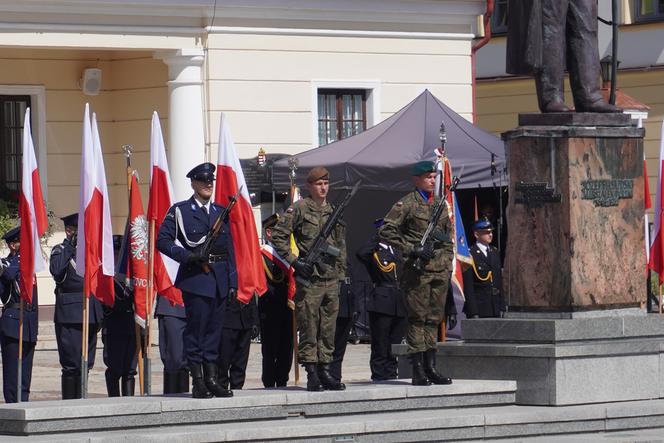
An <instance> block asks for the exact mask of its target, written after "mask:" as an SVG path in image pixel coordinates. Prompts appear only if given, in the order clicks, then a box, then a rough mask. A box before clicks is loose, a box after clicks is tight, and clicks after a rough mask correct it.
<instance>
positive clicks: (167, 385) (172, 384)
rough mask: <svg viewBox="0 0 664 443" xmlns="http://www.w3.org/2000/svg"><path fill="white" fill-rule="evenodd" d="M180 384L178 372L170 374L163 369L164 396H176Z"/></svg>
mask: <svg viewBox="0 0 664 443" xmlns="http://www.w3.org/2000/svg"><path fill="white" fill-rule="evenodd" d="M179 383H180V372H179V371H178V372H170V371H167V370H165V369H164V394H177V393H178V392H180V390H179Z"/></svg>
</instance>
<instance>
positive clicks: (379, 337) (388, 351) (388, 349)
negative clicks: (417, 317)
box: [356, 237, 407, 381]
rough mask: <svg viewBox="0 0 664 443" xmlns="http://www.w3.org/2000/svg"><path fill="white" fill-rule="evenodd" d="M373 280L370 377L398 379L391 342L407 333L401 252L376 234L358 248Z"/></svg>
mask: <svg viewBox="0 0 664 443" xmlns="http://www.w3.org/2000/svg"><path fill="white" fill-rule="evenodd" d="M356 255H357V257H358V258H359V259H360V260H361V261H362V263H364V265H365V266H366V268H367V271H368V272H369V275H370V277H371V281H372V283H373V290H372V293H371V299H370V302H369V308H368V310H369V327H370V330H371V357H370V360H369V365H370V367H371V379H372V380H375V381H380V380H389V379H393V378H397V359H396V357H395V356H394V355H392V345H393V344H398V343H401V340H403V337H404V334H405V332H406V326H407V320H406V307H405V305H404V302H403V298H404V296H403V293H402V292H401V290H400V289H399V284H398V279H397V275H398V274H399V272H400V269H401V266H402V263H403V261H402V259H401V254H400V253H399V251H398V250H397V249H396V248H395V247H394V246H392V245H390V244H389V243H387V242H386V241H381V240H379V239H378V237H375V238H374V239H372V240H371V241H370V242H368V243H367V244H366V245H364V247H362V248H360V250H358V251H357V254H356Z"/></svg>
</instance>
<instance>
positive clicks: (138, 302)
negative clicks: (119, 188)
mask: <svg viewBox="0 0 664 443" xmlns="http://www.w3.org/2000/svg"><path fill="white" fill-rule="evenodd" d="M124 241H125V242H126V243H127V247H125V250H126V252H127V270H128V272H127V276H128V277H129V278H130V279H131V282H132V287H133V288H134V319H135V320H136V323H138V324H139V325H140V326H141V327H142V328H145V325H146V318H147V316H148V315H152V308H153V307H154V299H153V300H150V301H149V303H148V295H149V291H148V279H149V277H148V243H149V241H148V222H147V220H146V219H145V212H144V211H143V202H142V201H141V191H140V189H139V188H138V180H137V179H136V174H132V176H131V188H130V190H129V218H128V220H127V228H126V229H125V239H124ZM152 297H154V294H153V295H152ZM148 306H149V309H148Z"/></svg>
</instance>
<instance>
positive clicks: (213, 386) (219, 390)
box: [203, 361, 233, 397]
mask: <svg viewBox="0 0 664 443" xmlns="http://www.w3.org/2000/svg"><path fill="white" fill-rule="evenodd" d="M203 373H204V374H205V377H204V378H205V386H206V387H207V388H208V390H209V391H210V392H211V393H212V395H214V396H215V397H232V396H233V391H230V390H229V389H227V388H223V387H222V386H220V385H219V383H218V382H217V364H216V363H214V362H209V361H206V362H203Z"/></svg>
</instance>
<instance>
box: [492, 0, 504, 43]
mask: <svg viewBox="0 0 664 443" xmlns="http://www.w3.org/2000/svg"><path fill="white" fill-rule="evenodd" d="M507 1H508V0H496V2H495V3H494V6H493V15H492V16H491V34H493V35H499V34H506V33H507Z"/></svg>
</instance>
